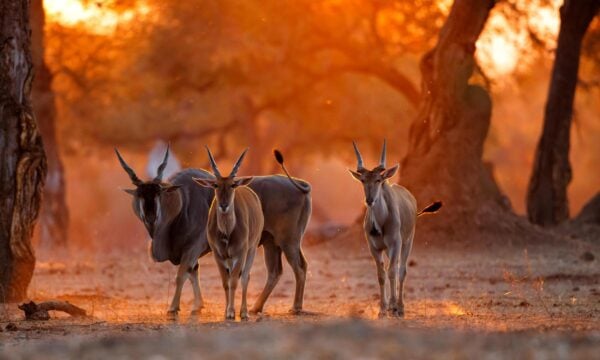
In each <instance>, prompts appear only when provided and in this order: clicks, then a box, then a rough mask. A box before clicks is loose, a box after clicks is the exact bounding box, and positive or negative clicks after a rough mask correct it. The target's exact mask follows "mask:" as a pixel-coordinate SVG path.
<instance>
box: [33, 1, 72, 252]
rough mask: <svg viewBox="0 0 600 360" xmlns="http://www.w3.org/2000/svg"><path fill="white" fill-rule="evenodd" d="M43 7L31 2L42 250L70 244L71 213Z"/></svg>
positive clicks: (37, 2) (60, 247)
mask: <svg viewBox="0 0 600 360" xmlns="http://www.w3.org/2000/svg"><path fill="white" fill-rule="evenodd" d="M44 23H45V20H44V7H43V4H42V0H33V1H32V2H31V54H32V59H33V66H34V69H35V80H34V82H33V89H32V95H31V98H32V102H33V104H34V110H35V118H36V120H37V124H38V128H39V131H40V133H41V135H42V138H43V139H44V150H45V151H46V158H47V162H48V174H47V178H46V182H45V184H46V186H45V187H44V201H43V202H42V207H41V214H40V225H39V226H40V246H42V247H46V248H49V247H52V248H54V249H57V248H59V249H64V248H66V246H67V244H68V229H69V210H68V208H67V202H66V199H65V176H64V170H63V164H62V161H61V158H60V155H59V152H58V145H57V143H56V131H55V119H56V105H55V97H54V91H53V90H52V73H51V72H50V69H49V68H48V65H47V64H46V61H45V59H44Z"/></svg>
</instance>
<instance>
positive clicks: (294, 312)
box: [289, 308, 304, 315]
mask: <svg viewBox="0 0 600 360" xmlns="http://www.w3.org/2000/svg"><path fill="white" fill-rule="evenodd" d="M289 313H290V315H304V311H303V310H302V308H291V309H290V311H289Z"/></svg>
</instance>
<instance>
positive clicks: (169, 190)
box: [161, 185, 181, 193]
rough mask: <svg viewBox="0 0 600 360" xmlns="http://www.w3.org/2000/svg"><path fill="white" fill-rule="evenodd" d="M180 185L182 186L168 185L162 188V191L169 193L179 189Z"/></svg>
mask: <svg viewBox="0 0 600 360" xmlns="http://www.w3.org/2000/svg"><path fill="white" fill-rule="evenodd" d="M180 187H181V186H180V185H168V186H165V187H163V188H161V191H163V192H167V193H169V192H172V191H175V190H179V188H180Z"/></svg>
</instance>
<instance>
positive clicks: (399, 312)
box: [390, 309, 404, 318]
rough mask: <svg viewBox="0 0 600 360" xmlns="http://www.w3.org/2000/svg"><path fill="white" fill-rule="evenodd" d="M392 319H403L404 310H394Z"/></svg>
mask: <svg viewBox="0 0 600 360" xmlns="http://www.w3.org/2000/svg"><path fill="white" fill-rule="evenodd" d="M390 315H392V316H393V317H397V318H403V317H404V310H402V309H394V310H393V311H392V312H391V314H390Z"/></svg>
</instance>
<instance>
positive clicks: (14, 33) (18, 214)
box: [0, 0, 46, 301]
mask: <svg viewBox="0 0 600 360" xmlns="http://www.w3.org/2000/svg"><path fill="white" fill-rule="evenodd" d="M29 33H30V29H29V1H27V0H18V1H17V0H2V1H0V58H1V59H2V61H0V154H1V156H2V162H1V163H0V193H1V194H2V195H1V196H2V202H1V204H0V301H18V300H21V299H23V298H25V296H26V295H27V286H28V285H29V282H30V280H31V276H32V274H33V269H34V266H35V255H34V252H33V248H32V247H31V234H32V230H33V226H34V224H35V221H36V219H37V216H38V211H39V206H40V198H41V194H42V186H43V183H44V178H45V176H46V157H45V154H44V148H43V146H42V140H41V137H40V135H39V133H38V130H37V125H36V122H35V118H34V115H33V111H32V109H31V103H30V99H29V95H30V92H31V83H32V80H33V64H32V60H31V53H30V39H29Z"/></svg>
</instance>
